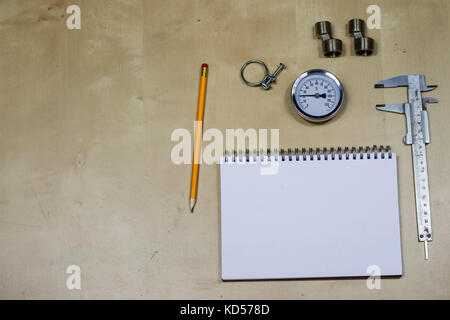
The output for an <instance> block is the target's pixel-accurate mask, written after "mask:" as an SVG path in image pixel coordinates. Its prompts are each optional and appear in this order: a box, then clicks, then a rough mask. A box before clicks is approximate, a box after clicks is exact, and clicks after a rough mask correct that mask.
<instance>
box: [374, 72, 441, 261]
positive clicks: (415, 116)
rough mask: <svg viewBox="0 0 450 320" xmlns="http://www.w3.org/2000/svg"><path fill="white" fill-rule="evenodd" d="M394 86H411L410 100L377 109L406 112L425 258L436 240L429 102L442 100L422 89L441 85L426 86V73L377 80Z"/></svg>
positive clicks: (418, 218) (407, 138)
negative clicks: (428, 148) (425, 95)
mask: <svg viewBox="0 0 450 320" xmlns="http://www.w3.org/2000/svg"><path fill="white" fill-rule="evenodd" d="M394 87H408V102H407V103H398V104H382V105H377V109H378V110H381V111H390V112H395V113H404V114H405V115H406V136H405V137H404V138H403V141H404V142H405V144H410V145H411V146H412V158H413V168H414V185H415V192H416V210H417V233H418V240H419V242H424V246H425V259H428V242H430V241H432V240H433V230H432V228H431V211H430V205H431V201H430V192H429V186H428V169H427V153H426V149H425V145H426V144H428V143H430V131H429V126H428V113H427V108H426V104H427V103H436V102H438V100H436V99H433V98H422V94H421V93H422V92H428V91H431V90H433V89H435V88H436V87H437V86H426V85H425V77H424V76H423V75H404V76H398V77H394V78H391V79H387V80H383V81H380V82H377V83H376V84H375V88H394Z"/></svg>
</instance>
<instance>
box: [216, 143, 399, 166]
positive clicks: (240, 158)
mask: <svg viewBox="0 0 450 320" xmlns="http://www.w3.org/2000/svg"><path fill="white" fill-rule="evenodd" d="M335 150H336V149H335V148H334V147H331V148H330V149H328V148H327V147H323V148H316V149H315V150H314V149H313V148H309V149H308V151H307V150H306V148H302V149H301V150H300V149H299V148H295V149H294V152H292V149H291V148H288V149H287V152H286V151H285V149H280V151H279V152H278V150H277V149H273V150H271V149H270V148H268V149H267V150H266V151H264V150H263V149H261V150H259V151H257V150H256V149H254V150H252V151H250V150H249V149H246V150H245V151H243V150H232V151H229V150H225V152H224V157H223V158H224V162H244V161H245V162H250V159H252V161H253V162H256V161H257V160H258V158H259V160H260V161H263V160H267V161H272V159H273V160H274V161H307V160H309V161H312V160H315V161H316V160H329V161H330V160H356V159H357V158H358V156H359V159H364V156H365V158H366V159H371V157H372V155H373V159H375V160H376V159H379V157H380V158H381V159H386V157H387V158H388V159H392V151H391V147H390V146H386V147H384V146H379V147H377V146H376V145H374V146H372V147H369V146H367V147H365V148H363V147H362V146H359V147H358V148H356V147H351V148H349V147H344V149H343V150H342V147H337V151H336V152H335Z"/></svg>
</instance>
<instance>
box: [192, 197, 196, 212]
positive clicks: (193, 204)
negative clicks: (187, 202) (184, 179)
mask: <svg viewBox="0 0 450 320" xmlns="http://www.w3.org/2000/svg"><path fill="white" fill-rule="evenodd" d="M196 203H197V200H195V199H191V213H193V212H194V207H195V204H196Z"/></svg>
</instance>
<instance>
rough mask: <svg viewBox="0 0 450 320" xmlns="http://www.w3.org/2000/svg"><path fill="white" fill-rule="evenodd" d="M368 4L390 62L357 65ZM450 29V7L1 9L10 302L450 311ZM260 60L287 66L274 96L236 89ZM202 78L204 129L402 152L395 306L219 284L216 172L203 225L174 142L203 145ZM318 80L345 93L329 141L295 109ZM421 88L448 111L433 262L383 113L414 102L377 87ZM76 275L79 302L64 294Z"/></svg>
mask: <svg viewBox="0 0 450 320" xmlns="http://www.w3.org/2000/svg"><path fill="white" fill-rule="evenodd" d="M70 4H78V5H80V7H81V19H82V22H81V30H72V31H69V30H68V29H67V28H66V19H67V17H68V14H66V13H65V10H66V8H67V6H68V5H70ZM370 4H377V5H379V6H380V8H381V18H382V22H381V23H382V29H381V30H368V31H367V36H370V37H372V38H374V39H375V41H376V45H377V52H376V54H375V55H374V56H371V57H359V56H356V55H355V54H354V53H353V52H352V46H353V42H352V38H350V37H349V36H348V35H347V34H346V28H347V27H346V23H347V21H348V20H350V19H352V18H355V17H359V18H363V19H366V18H367V17H368V14H367V13H366V8H367V7H368V5H370ZM449 12H450V2H449V1H447V0H426V1H425V0H421V1H419V0H416V1H411V0H395V1H392V0H390V1H388V0H384V1H376V0H367V1H366V0H359V1H357V0H346V1H331V0H327V1H325V0H320V1H313V0H308V1H307V0H303V1H300V0H296V1H295V0H289V1H288V0H287V1H272V0H267V1H266V0H260V1H256V0H252V1H238V0H235V1H209V0H203V1H200V0H198V1H181V0H172V1H165V0H151V1H150V0H149V1H139V0H134V1H132V0H129V1H125V0H123V1H119V0H117V1H106V0H96V1H93V0H91V1H87V0H84V1H80V0H73V1H56V0H28V1H25V0H21V1H17V0H4V1H1V2H0V41H1V46H0V75H1V78H0V297H1V298H26V299H34V298H45V299H52V298H63V299H66V298H69V299H72V298H75V299H80V298H81V299H98V298H131V299H133V298H138V299H139V298H201V299H204V298H212V299H216V298H218V299H222V298H223V299H241V298H246V299H252V298H255V299H259V298H270V299H310V298H324V299H329V298H339V299H346V298H362V299H385V298H406V299H409V298H450V268H449V267H450V255H449V250H450V234H449V227H450V216H449V212H450V200H449V193H450V184H449V176H450V165H449V159H450V150H449V143H448V141H449V140H448V139H449V135H450V126H449V120H450V108H449V100H450V90H449V89H448V84H449V74H450V65H449V63H448V61H447V60H448V51H449V50H450V46H449V43H448V41H446V40H447V39H449V37H450V30H449ZM320 20H329V21H331V22H332V24H333V32H334V36H335V37H337V38H339V39H341V40H342V41H343V44H344V50H345V52H344V54H343V56H341V57H339V58H337V59H328V58H323V57H322V56H321V55H320V52H321V51H320V48H321V42H320V41H319V40H317V39H315V38H314V36H313V26H314V23H315V22H316V21H320ZM255 58H259V59H262V60H263V61H265V62H266V63H267V65H268V67H269V68H270V70H271V71H273V70H274V69H275V67H276V66H277V65H278V64H279V63H280V62H283V63H285V64H286V65H287V69H286V70H284V71H282V73H281V74H280V75H279V77H278V78H277V83H276V84H275V85H274V86H273V89H271V90H270V91H267V92H266V91H264V90H262V89H261V88H250V87H248V86H246V85H244V84H243V83H242V81H241V79H240V75H239V71H240V68H241V66H242V64H243V63H244V62H245V61H247V60H249V59H255ZM203 62H207V63H208V64H209V66H210V71H209V80H208V93H207V101H206V116H205V129H208V128H218V129H220V130H225V129H226V128H243V129H248V128H256V129H259V128H267V129H271V128H278V129H280V145H281V146H282V147H296V146H298V147H317V146H318V147H323V146H328V147H330V146H359V145H363V146H365V145H369V146H371V145H373V144H377V145H379V144H383V145H387V144H389V145H391V146H392V148H393V149H394V151H395V152H397V154H398V156H399V157H398V168H399V194H400V210H401V227H402V229H401V230H402V246H403V261H404V276H403V277H402V278H400V279H383V280H382V282H381V290H368V289H367V288H366V279H349V280H298V281H253V282H251V281H244V282H226V283H224V282H222V281H221V279H220V229H219V227H220V224H219V222H220V220H219V219H220V211H219V207H220V206H219V205H220V197H219V191H218V190H219V174H218V167H217V166H216V165H209V166H208V165H203V166H202V167H201V171H200V172H201V173H200V183H199V200H198V204H197V207H196V210H195V213H194V214H193V215H191V214H189V213H188V212H189V210H188V206H189V203H188V191H189V190H188V189H189V183H190V174H191V167H190V166H189V165H178V166H177V165H174V164H173V163H172V162H171V159H170V153H171V149H172V148H173V146H174V145H175V144H176V143H175V142H172V141H171V134H172V132H173V130H174V129H177V128H187V129H189V130H190V131H191V132H192V131H193V120H194V118H195V114H196V105H197V94H198V84H199V75H200V65H201V63H203ZM312 68H324V69H328V70H329V71H331V72H333V73H334V74H336V75H337V76H338V77H339V78H340V80H341V81H342V82H343V85H344V88H345V90H346V104H345V107H344V109H343V110H342V112H341V113H340V114H339V115H338V116H337V117H336V118H334V119H333V120H331V121H329V122H327V123H325V124H320V125H316V124H310V123H307V122H305V121H303V120H300V119H299V118H298V117H297V116H296V115H295V114H294V113H293V111H292V109H291V105H290V101H289V91H290V89H291V85H292V83H293V81H294V80H295V78H296V77H297V76H298V75H299V74H301V73H302V72H304V71H306V70H308V69H312ZM413 73H420V74H425V75H426V79H427V83H428V84H437V85H439V88H438V89H437V90H435V91H433V92H432V93H430V94H429V95H430V96H432V97H435V98H437V99H439V100H440V103H439V104H436V105H431V106H430V107H429V118H430V127H431V144H430V145H429V146H428V148H427V150H428V160H429V175H430V189H431V199H432V217H433V226H434V232H435V234H434V241H433V242H432V243H431V245H430V254H431V260H429V261H425V260H424V252H423V245H422V244H419V243H418V242H417V240H416V218H415V197H414V188H413V176H412V161H411V148H410V147H409V146H406V145H404V144H403V142H402V138H403V135H404V133H405V130H406V126H405V119H404V117H403V116H401V115H398V114H390V113H386V112H380V111H376V110H375V105H376V104H377V103H384V102H387V103H389V102H392V103H393V102H404V101H406V99H407V96H406V90H405V89H384V90H382V89H377V90H375V89H374V88H373V85H374V83H375V82H377V81H379V80H382V79H385V78H389V77H392V76H397V75H402V74H413ZM368 183H370V181H368ZM374 201H383V199H374ZM349 205H351V203H350V204H349ZM367 206H370V203H368V204H367ZM361 210H364V208H361ZM349 228H351V225H350V226H349ZM349 232H351V230H349ZM355 241H358V239H355ZM72 264H75V265H79V266H80V268H81V272H82V277H81V278H82V283H81V286H82V288H81V290H72V291H71V290H68V289H67V288H66V278H67V276H68V275H67V274H66V273H65V272H66V268H67V266H69V265H72Z"/></svg>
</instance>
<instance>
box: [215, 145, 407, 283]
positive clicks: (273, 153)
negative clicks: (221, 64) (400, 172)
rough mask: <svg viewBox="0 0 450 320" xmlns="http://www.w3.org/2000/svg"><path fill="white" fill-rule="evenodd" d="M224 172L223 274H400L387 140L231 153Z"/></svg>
mask: <svg viewBox="0 0 450 320" xmlns="http://www.w3.org/2000/svg"><path fill="white" fill-rule="evenodd" d="M220 175H221V232H222V244H221V246H222V278H223V279H224V280H246V279H288V278H323V277H364V276H370V275H372V274H374V273H375V274H376V275H380V276H400V275H401V274H402V259H401V244H400V223H399V208H398V187H397V163H396V154H395V153H393V152H392V151H391V150H390V149H389V147H387V148H383V147H379V148H377V147H372V148H368V147H367V148H362V147H359V148H356V147H354V148H343V149H342V148H336V149H334V148H330V149H327V148H321V149H294V150H291V149H288V150H287V151H285V150H280V151H279V152H277V150H267V151H266V152H255V151H253V152H249V151H246V152H244V151H240V152H228V153H226V154H225V156H224V157H222V158H221V164H220Z"/></svg>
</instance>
